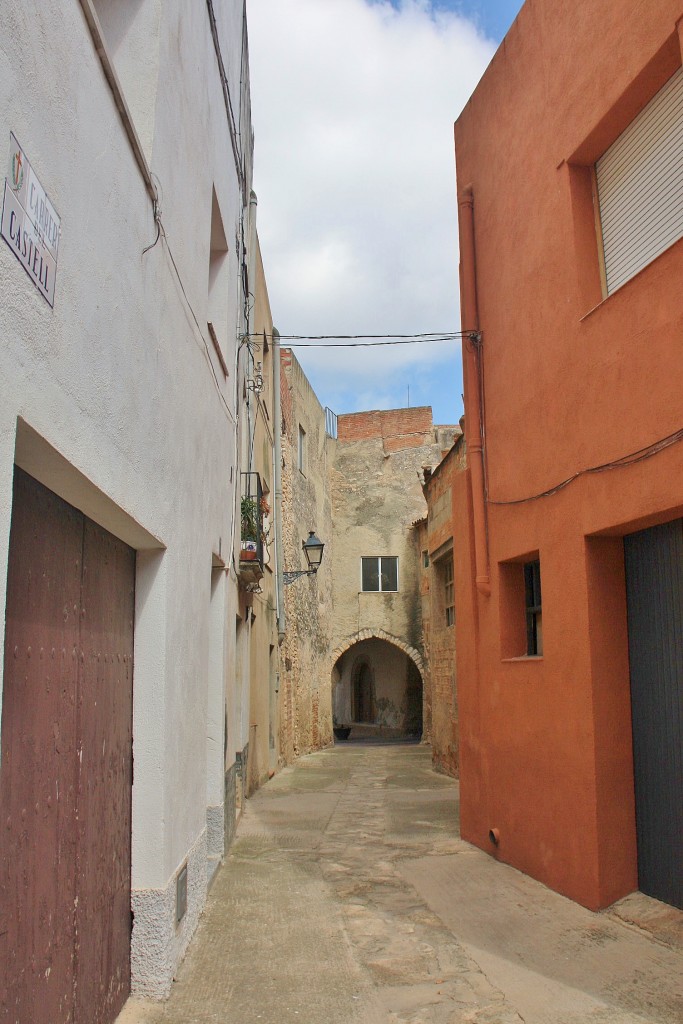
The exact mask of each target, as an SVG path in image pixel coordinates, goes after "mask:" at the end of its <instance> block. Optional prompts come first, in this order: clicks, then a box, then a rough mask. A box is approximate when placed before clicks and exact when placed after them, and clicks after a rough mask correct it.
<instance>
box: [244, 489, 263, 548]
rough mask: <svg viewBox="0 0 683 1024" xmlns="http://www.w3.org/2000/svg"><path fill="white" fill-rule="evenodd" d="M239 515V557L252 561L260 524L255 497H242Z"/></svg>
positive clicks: (256, 546)
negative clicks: (240, 545) (240, 547)
mask: <svg viewBox="0 0 683 1024" xmlns="http://www.w3.org/2000/svg"><path fill="white" fill-rule="evenodd" d="M240 517H241V523H242V526H241V534H240V536H241V539H242V551H241V553H240V559H241V560H242V561H245V562H250V561H253V560H254V559H255V558H256V555H257V553H258V535H259V526H260V520H261V516H260V512H259V506H258V502H257V500H256V498H248V497H244V498H242V504H241V507H240Z"/></svg>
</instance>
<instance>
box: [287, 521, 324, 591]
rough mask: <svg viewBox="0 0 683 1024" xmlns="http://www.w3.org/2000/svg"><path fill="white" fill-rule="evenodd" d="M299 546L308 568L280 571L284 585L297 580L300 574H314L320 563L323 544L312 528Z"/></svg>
mask: <svg viewBox="0 0 683 1024" xmlns="http://www.w3.org/2000/svg"><path fill="white" fill-rule="evenodd" d="M301 547H302V548H303V552H304V554H305V555H306V561H307V562H308V569H295V570H294V571H291V572H290V571H289V570H287V569H285V571H284V572H283V573H282V578H283V580H284V583H285V586H286V587H287V586H289V584H290V583H293V582H294V580H298V579H299V577H300V576H314V575H315V573H317V571H318V569H319V568H320V563H321V562H322V560H323V548H324V547H325V545H324V544H323V542H322V541H321V540H318V538H317V537H316V535H315V534H314V533H313V530H311V531H310V533H309V534H308V540H305V541H303V543H302V545H301Z"/></svg>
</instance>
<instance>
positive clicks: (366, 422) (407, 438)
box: [337, 405, 434, 451]
mask: <svg viewBox="0 0 683 1024" xmlns="http://www.w3.org/2000/svg"><path fill="white" fill-rule="evenodd" d="M433 430H434V428H433V425H432V410H431V408H430V407H429V406H428V405H426V406H419V407H417V408H415V409H387V410H380V409H374V410H372V411H371V412H354V413H346V414H343V415H341V416H340V417H339V419H338V421H337V437H338V438H339V440H340V441H367V440H370V439H371V438H382V441H383V442H384V448H385V451H400V450H402V449H403V448H419V447H420V446H422V445H424V444H429V443H430V441H431V440H432V439H433V437H432V435H433Z"/></svg>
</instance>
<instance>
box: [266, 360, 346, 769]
mask: <svg viewBox="0 0 683 1024" xmlns="http://www.w3.org/2000/svg"><path fill="white" fill-rule="evenodd" d="M281 365H282V374H281V400H282V424H281V427H282V455H283V471H282V535H283V553H284V567H285V569H287V570H290V571H291V570H297V569H303V568H305V567H306V559H305V556H304V554H303V552H302V550H301V546H302V543H303V542H304V541H305V540H306V539H307V537H308V534H309V531H310V530H313V531H315V533H316V535H317V536H318V537H319V538H320V539H321V540H322V541H323V542H324V544H325V551H324V554H323V561H322V565H321V567H320V569H319V570H318V572H317V574H316V575H315V576H304V577H302V578H300V579H298V580H296V581H295V582H294V583H292V584H290V585H289V586H287V587H285V618H286V626H285V638H284V641H283V643H282V646H281V648H280V726H279V727H280V759H281V761H282V762H284V763H286V764H289V763H290V762H291V761H292V760H293V759H294V758H295V757H298V756H300V755H301V754H305V753H308V752H309V751H311V750H319V749H320V748H322V747H324V746H327V745H328V744H329V743H330V742H331V741H332V695H331V686H330V667H329V651H330V648H331V646H332V637H331V629H332V562H333V559H332V551H333V536H332V532H333V531H332V504H331V500H330V488H329V482H328V481H329V458H330V449H331V447H332V446H333V445H334V444H335V442H334V441H333V440H332V439H331V438H328V437H327V436H326V434H325V411H324V409H323V408H322V406H321V405H320V402H319V401H318V399H317V397H316V395H315V393H314V391H313V389H312V388H311V385H310V384H309V382H308V380H307V379H306V377H305V375H304V373H303V371H302V369H301V367H300V365H299V363H298V362H297V360H296V358H295V357H294V355H293V353H292V352H291V350H290V349H283V350H282V359H281ZM300 428H301V429H302V430H303V431H304V435H303V464H302V467H301V468H299V431H300Z"/></svg>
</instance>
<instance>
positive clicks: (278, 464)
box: [273, 327, 287, 643]
mask: <svg viewBox="0 0 683 1024" xmlns="http://www.w3.org/2000/svg"><path fill="white" fill-rule="evenodd" d="M273 443H274V446H275V467H274V484H275V505H274V508H273V511H274V513H275V586H276V591H275V599H276V604H277V632H278V639H279V641H280V643H282V641H283V640H284V638H285V628H286V625H287V623H286V620H285V585H284V581H283V576H282V571H283V570H282V408H281V404H280V332H279V331H278V330H276V329H275V327H273Z"/></svg>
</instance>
